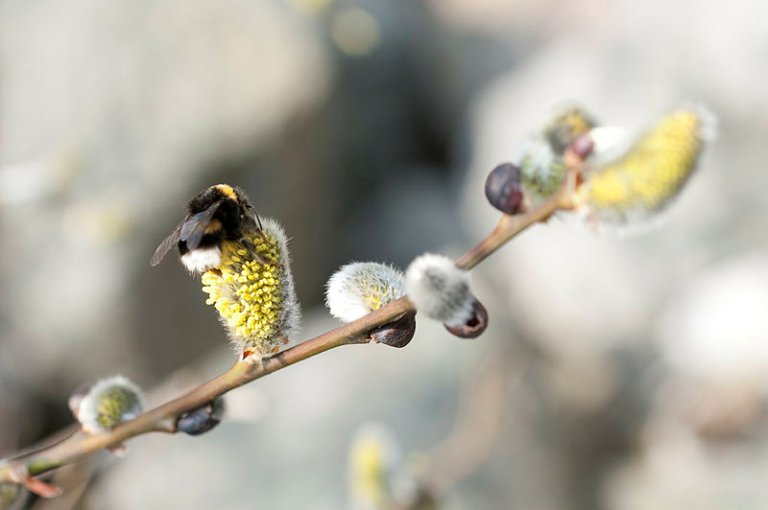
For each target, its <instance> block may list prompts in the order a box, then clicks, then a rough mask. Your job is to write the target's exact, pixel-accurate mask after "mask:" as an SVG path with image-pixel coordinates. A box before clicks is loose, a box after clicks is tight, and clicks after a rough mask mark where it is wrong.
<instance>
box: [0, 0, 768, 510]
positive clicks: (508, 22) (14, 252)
mask: <svg viewBox="0 0 768 510" xmlns="http://www.w3.org/2000/svg"><path fill="white" fill-rule="evenodd" d="M766 19H768V3H765V2H761V1H759V0H743V1H736V2H731V3H729V4H725V3H723V2H706V1H693V0H682V1H678V2H674V3H670V2H665V1H662V0H650V1H640V0H634V1H633V0H622V1H608V0H583V1H581V2H567V1H564V0H544V1H542V0H421V1H416V0H391V1H386V2H385V1H375V0H258V1H257V0H194V1H189V0H153V1H151V2H149V1H132V2H125V1H120V0H77V1H75V0H69V1H63V2H52V1H43V0H34V1H32V0H0V238H1V239H2V241H1V242H0V456H5V455H8V454H10V453H11V452H13V451H15V450H17V449H19V448H21V447H23V446H26V445H29V444H31V443H33V442H35V441H37V440H39V439H42V438H44V437H45V436H47V435H48V434H50V433H53V432H55V431H56V430H58V429H60V428H62V427H64V426H67V425H68V424H70V423H71V421H72V418H71V416H70V414H69V411H68V409H67V405H66V401H67V398H68V396H69V394H70V393H71V392H72V391H73V390H74V389H75V388H76V387H78V386H80V385H81V384H83V383H88V382H92V381H94V380H97V379H98V378H100V377H104V376H107V375H111V374H114V373H122V374H124V375H126V376H128V377H129V378H131V379H132V380H134V381H135V382H137V383H138V384H140V385H141V386H142V387H145V388H147V389H152V390H151V392H150V402H151V403H153V404H158V403H161V402H162V401H164V400H165V399H168V398H171V397H172V396H174V395H177V394H179V393H180V392H182V391H184V390H186V389H188V388H190V387H192V386H194V385H195V384H197V383H199V382H200V381H202V380H204V379H206V378H208V377H212V376H214V375H215V374H217V373H219V372H221V371H223V370H224V369H226V368H227V367H228V366H229V365H230V363H231V362H232V357H233V355H232V353H231V350H230V348H229V346H228V345H227V341H226V339H225V334H224V333H223V332H222V330H221V329H220V328H219V326H218V324H217V321H216V317H215V313H214V311H213V310H212V309H211V308H209V307H206V306H205V304H204V295H203V293H202V292H201V290H200V285H199V282H197V281H196V280H195V279H193V278H190V277H189V276H188V275H187V274H186V273H185V271H184V270H183V268H182V267H181V265H180V264H178V263H175V261H174V260H172V258H170V259H169V260H166V261H165V262H164V263H163V264H162V265H160V266H159V267H156V268H150V267H149V264H148V260H149V256H150V255H151V253H152V251H153V249H154V248H155V246H156V245H157V243H158V242H159V241H160V240H161V239H162V238H163V237H164V236H165V235H166V234H167V233H168V232H170V230H171V229H172V228H173V227H174V226H175V225H176V223H177V222H178V221H179V220H180V219H181V217H182V215H183V212H184V207H185V204H186V201H187V200H188V199H189V197H190V196H192V195H193V194H194V193H196V192H197V191H199V190H201V189H202V188H204V187H206V186H208V185H211V184H215V183H219V182H226V183H230V184H235V185H240V186H242V187H244V188H245V189H246V190H247V191H248V193H249V194H250V196H251V198H252V200H253V202H254V203H255V204H256V208H257V210H258V211H259V212H260V213H261V214H263V215H267V216H274V217H277V218H279V219H280V220H281V221H282V222H283V223H284V225H285V227H286V230H287V231H288V233H289V235H290V236H291V237H292V241H291V246H292V254H293V260H294V265H293V268H294V273H295V276H296V280H297V285H298V289H297V290H298V294H299V297H300V300H301V301H302V303H303V306H304V310H305V321H304V322H305V326H304V333H303V335H302V337H303V338H309V337H311V336H313V335H315V334H317V333H320V332H323V331H325V330H327V329H329V328H332V327H334V326H335V325H336V323H335V322H334V321H333V320H332V319H331V318H330V316H329V315H328V313H327V312H326V310H325V308H324V306H323V303H322V301H323V285H324V283H325V281H326V279H327V278H328V276H329V275H330V274H331V273H332V272H333V271H334V270H335V269H336V268H337V267H338V266H340V265H341V264H343V263H346V262H349V261H352V260H377V261H384V262H391V263H394V264H396V265H398V266H400V267H404V266H406V265H407V264H408V262H409V261H410V260H411V259H412V258H413V257H414V256H416V255H418V254H420V253H421V252H423V251H427V250H431V251H436V252H441V253H445V254H448V255H457V254H460V253H461V252H463V250H465V249H466V248H468V247H470V246H472V245H473V244H474V243H475V242H477V241H478V240H479V239H481V238H482V237H483V236H485V235H486V233H487V232H489V231H490V229H491V228H492V227H493V225H494V223H495V221H496V218H497V216H496V213H495V212H494V210H493V209H491V208H490V206H488V205H487V203H486V202H485V200H484V196H483V187H482V186H483V182H484V179H485V176H486V174H487V173H488V172H489V171H490V170H491V169H492V168H493V167H494V166H495V165H496V164H498V163H500V162H503V161H508V160H510V159H511V158H513V157H514V156H515V155H516V154H517V150H518V144H519V143H520V141H521V140H522V139H523V137H524V136H525V135H526V134H527V133H528V132H530V131H531V130H532V129H535V128H536V127H537V126H538V125H539V124H540V122H541V121H542V120H543V119H546V118H547V116H548V115H549V114H551V112H552V111H553V108H556V107H558V106H562V105H564V104H574V103H576V104H580V105H583V106H584V107H585V108H587V109H588V110H590V111H591V112H593V113H594V114H595V115H596V116H597V117H598V118H599V119H600V120H601V121H603V122H604V123H606V124H616V125H622V126H625V127H627V128H628V129H629V130H630V131H632V132H635V133H637V132H639V131H640V130H642V129H643V127H644V126H647V125H648V124H649V123H651V122H653V121H654V119H656V118H658V116H659V115H661V114H663V113H664V112H665V111H668V110H669V109H670V108H672V107H674V106H677V105H680V104H685V103H686V102H690V101H703V102H705V103H706V104H708V105H709V107H710V108H711V109H712V110H713V111H714V112H716V113H717V115H718V116H719V119H720V124H719V132H720V135H719V137H718V139H717V141H716V142H715V143H714V144H713V145H712V146H711V147H710V148H709V150H707V151H706V154H705V157H704V159H703V161H702V165H701V167H700V168H699V171H698V173H697V175H696V176H695V177H694V178H693V179H692V181H691V182H690V183H689V185H688V187H687V189H686V190H685V191H684V193H683V194H682V196H681V197H680V199H679V200H678V201H677V202H676V203H675V204H673V206H672V207H671V208H669V209H668V211H667V212H666V213H665V214H664V218H663V222H662V224H661V225H660V226H656V228H654V229H647V231H646V232H642V233H640V234H637V235H633V236H627V237H622V236H617V235H613V234H611V233H606V234H604V235H595V233H594V232H592V231H591V230H590V229H589V228H585V226H583V225H582V224H580V223H579V222H577V221H575V220H574V219H568V218H562V219H555V220H553V221H551V222H550V223H549V224H548V225H546V226H537V227H535V228H534V229H533V230H531V231H530V232H527V233H525V234H524V235H523V236H521V237H520V238H518V239H516V240H515V241H514V242H513V243H511V244H510V245H509V246H507V247H506V248H505V249H504V250H503V251H502V252H500V253H498V254H496V255H494V256H493V257H492V258H491V259H489V260H488V261H487V262H486V263H484V264H482V265H481V266H480V267H479V268H478V269H477V270H476V271H475V272H473V285H474V288H475V293H476V294H477V295H478V296H479V298H480V299H481V300H482V301H483V302H484V303H485V304H486V306H487V308H488V309H489V312H490V317H491V325H490V328H489V330H488V331H487V332H486V334H485V335H484V336H482V337H481V338H479V339H477V340H476V341H462V340H459V339H457V338H454V337H451V336H450V335H449V334H448V333H447V332H446V331H445V330H444V329H443V328H442V326H441V325H439V324H434V323H431V322H429V321H428V320H420V321H419V322H418V328H417V334H416V338H415V339H414V341H413V342H412V343H411V344H410V345H409V346H408V347H407V348H405V349H402V350H396V349H389V348H387V347H385V346H352V347H345V348H343V349H338V350H336V351H333V352H330V353H327V354H324V355H322V356H318V357H316V358H313V359H311V360H309V361H307V362H304V363H301V364H300V365H297V366H295V367H291V368H289V369H287V370H284V371H281V372H279V373H277V374H274V375H272V376H269V377H267V378H265V379H263V380H261V381H258V382H256V383H254V384H251V385H249V386H247V387H244V388H241V389H239V390H237V391H235V392H233V393H232V394H231V395H230V398H229V408H230V415H229V418H228V419H227V420H226V421H225V422H224V423H223V424H222V425H220V426H219V427H218V428H217V429H215V430H214V431H212V432H211V433H209V434H207V435H205V436H204V437H202V438H189V437H174V438H169V437H165V436H159V435H157V436H145V437H142V438H140V439H139V440H136V441H132V442H131V443H130V444H129V447H130V454H129V455H128V457H127V458H125V459H122V460H119V461H115V460H114V459H113V458H112V457H111V456H110V455H108V454H104V455H102V456H98V457H97V458H95V459H93V460H92V461H89V462H87V463H84V464H81V465H79V466H78V467H77V468H75V469H67V470H62V471H61V472H60V473H59V474H58V475H57V479H56V481H57V483H61V484H62V485H63V486H65V487H66V488H67V489H68V492H67V494H66V495H65V496H64V497H63V498H60V499H58V500H54V501H51V502H42V501H35V500H33V499H29V500H28V501H27V502H26V505H27V507H30V508H36V509H54V508H86V509H106V508H109V509H118V510H121V509H136V508H143V509H155V508H158V509H159V508H163V509H167V508H184V509H189V508H221V509H247V508H265V509H317V510H326V509H340V508H348V507H350V505H351V504H352V503H351V502H350V501H351V500H353V499H354V498H353V497H350V491H351V487H350V483H348V468H347V457H348V455H349V449H350V444H351V442H352V440H353V437H355V436H356V434H358V431H359V430H360V429H361V427H363V428H365V427H369V426H370V425H365V424H370V423H371V422H375V423H377V424H378V425H377V426H376V427H377V430H388V432H387V433H386V434H385V435H386V436H387V437H388V439H387V442H388V444H389V445H390V447H391V449H392V451H396V452H398V453H397V454H396V455H393V459H394V458H396V459H399V460H397V463H398V467H397V469H398V470H399V473H400V475H398V476H400V477H401V478H405V479H408V480H410V482H409V483H410V489H407V487H406V491H407V490H410V491H411V492H413V490H414V489H413V486H414V483H417V482H414V480H421V481H422V483H427V482H428V483H429V486H430V487H431V488H432V490H433V492H434V496H435V497H436V498H437V499H438V501H439V503H440V508H445V509H464V508H476V509H480V508H483V509H485V508H488V509H541V510H549V509H618V510H640V509H654V510H658V509H678V508H681V507H683V506H684V505H685V506H687V507H691V508H697V509H722V508H739V509H761V508H765V505H766V501H768V485H766V484H765V480H766V477H768V427H766V426H765V425H766V424H768V420H766V397H767V396H768V393H766V391H767V390H768V384H766V381H768V379H767V378H766V375H765V374H766V373H768V220H766V218H767V217H768V200H765V196H764V195H765V193H764V190H766V189H768V172H766V171H765V169H764V166H765V163H764V161H763V158H764V157H765V141H766V139H768V95H766V94H765V82H766V81H768V68H766V66H765V62H766V58H768V32H766V30H765V23H764V20H766ZM393 462H395V461H394V460H393ZM405 485H406V486H408V483H406V484H405ZM358 503H359V502H358ZM358 508H365V505H362V504H358ZM369 508H370V507H369Z"/></svg>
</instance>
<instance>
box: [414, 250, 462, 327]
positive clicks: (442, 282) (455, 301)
mask: <svg viewBox="0 0 768 510" xmlns="http://www.w3.org/2000/svg"><path fill="white" fill-rule="evenodd" d="M405 292H406V294H408V299H410V300H411V302H412V303H413V306H415V307H416V310H417V311H418V312H419V313H422V314H424V315H426V316H427V317H429V318H431V319H435V320H437V321H440V322H442V323H443V324H445V325H446V326H448V327H456V326H460V325H462V324H465V323H466V322H467V321H468V320H469V319H470V318H471V317H472V313H473V306H472V303H473V302H474V300H475V297H474V296H473V295H472V292H471V291H470V289H469V275H468V274H467V272H466V271H463V270H461V269H459V268H457V267H456V265H455V264H454V263H453V261H452V260H451V259H449V258H448V257H445V256H443V255H434V254H431V253H426V254H424V255H421V256H419V257H417V258H416V259H414V260H413V262H411V265H410V266H408V269H407V271H406V272H405Z"/></svg>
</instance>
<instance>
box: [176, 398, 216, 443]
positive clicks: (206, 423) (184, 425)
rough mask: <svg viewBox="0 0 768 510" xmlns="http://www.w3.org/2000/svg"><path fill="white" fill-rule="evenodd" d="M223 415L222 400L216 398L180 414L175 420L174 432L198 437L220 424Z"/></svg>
mask: <svg viewBox="0 0 768 510" xmlns="http://www.w3.org/2000/svg"><path fill="white" fill-rule="evenodd" d="M223 414H224V398H223V397H216V398H215V399H213V400H212V401H211V402H208V403H206V404H203V405H202V406H200V407H198V408H197V409H193V410H192V411H188V412H186V413H183V414H180V415H179V417H178V418H177V419H176V431H177V432H184V433H185V434H187V435H190V436H199V435H200V434H204V433H206V432H208V431H209V430H211V429H212V428H214V427H215V426H216V425H218V424H219V423H220V422H221V417H222V415H223Z"/></svg>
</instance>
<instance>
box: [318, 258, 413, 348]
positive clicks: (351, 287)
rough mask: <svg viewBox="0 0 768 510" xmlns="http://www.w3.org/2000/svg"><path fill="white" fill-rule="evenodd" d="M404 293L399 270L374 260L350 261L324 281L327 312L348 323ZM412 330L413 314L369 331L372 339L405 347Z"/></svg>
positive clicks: (392, 345)
mask: <svg viewBox="0 0 768 510" xmlns="http://www.w3.org/2000/svg"><path fill="white" fill-rule="evenodd" d="M404 295H405V283H404V278H403V273H401V272H400V271H398V270H397V269H395V268H393V267H391V266H388V265H386V264H380V263H378V262H353V263H351V264H347V265H345V266H342V267H341V268H339V270H338V271H336V272H335V273H334V274H333V276H331V278H330V279H329V280H328V285H327V289H326V294H325V303H326V305H327V306H328V310H329V311H330V312H331V315H333V316H334V317H336V318H337V319H339V320H342V321H344V322H352V321H354V320H357V319H359V318H360V317H363V316H365V315H367V314H369V313H371V312H372V311H374V310H378V309H379V308H381V307H382V306H385V305H387V304H389V303H391V302H392V301H394V300H396V299H399V298H401V297H403V296H404ZM415 331H416V319H415V314H413V313H407V314H405V315H403V316H401V317H400V318H398V319H396V320H394V321H392V322H390V323H389V324H385V325H383V326H381V327H378V328H376V329H374V330H373V331H371V332H370V334H369V336H370V339H371V341H372V342H376V343H381V344H385V345H389V346H391V347H405V346H406V345H408V343H409V342H410V341H411V339H413V335H414V333H415Z"/></svg>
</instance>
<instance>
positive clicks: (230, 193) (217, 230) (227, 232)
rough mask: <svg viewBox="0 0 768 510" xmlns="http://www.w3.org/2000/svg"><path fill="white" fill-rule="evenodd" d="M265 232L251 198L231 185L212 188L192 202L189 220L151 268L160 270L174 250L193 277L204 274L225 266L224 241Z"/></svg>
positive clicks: (163, 247)
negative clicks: (157, 266) (173, 249)
mask: <svg viewBox="0 0 768 510" xmlns="http://www.w3.org/2000/svg"><path fill="white" fill-rule="evenodd" d="M255 231H261V223H260V221H259V218H258V216H257V215H256V214H255V213H254V211H253V206H252V205H251V203H250V201H249V200H248V197H247V196H246V195H245V193H244V192H243V191H242V190H240V189H237V188H233V187H232V186H229V185H227V184H217V185H215V186H211V187H209V188H207V189H205V190H203V191H201V192H200V193H198V194H197V195H195V197H194V198H193V199H192V200H191V201H190V202H189V206H188V213H187V216H186V217H185V218H184V220H182V222H181V223H179V225H178V226H177V227H176V228H175V229H174V231H173V232H171V233H170V234H169V235H168V237H166V238H165V239H164V240H163V242H161V243H160V245H159V246H158V247H157V249H156V250H155V253H154V254H153V255H152V258H151V259H150V264H151V265H152V266H156V265H158V264H159V263H160V261H161V260H163V258H164V257H165V256H166V255H167V254H168V252H169V251H170V250H171V249H172V248H173V247H174V246H176V247H178V249H179V254H180V255H181V263H182V264H184V267H186V268H187V270H188V271H190V272H191V273H203V272H205V271H207V270H209V269H213V268H216V267H218V266H219V265H220V264H221V247H222V243H223V242H224V241H238V240H242V239H244V238H245V237H249V236H248V235H247V234H248V233H251V232H255Z"/></svg>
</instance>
